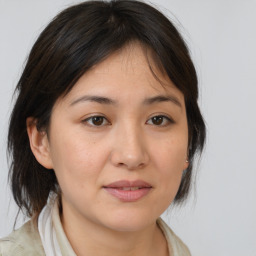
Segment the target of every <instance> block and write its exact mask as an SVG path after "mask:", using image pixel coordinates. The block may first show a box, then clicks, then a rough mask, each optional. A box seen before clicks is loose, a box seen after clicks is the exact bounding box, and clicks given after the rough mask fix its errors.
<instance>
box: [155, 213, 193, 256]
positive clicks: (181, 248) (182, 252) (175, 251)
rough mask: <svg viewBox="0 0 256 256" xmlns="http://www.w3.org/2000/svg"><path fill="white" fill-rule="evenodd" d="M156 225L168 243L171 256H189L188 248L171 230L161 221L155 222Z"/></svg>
mask: <svg viewBox="0 0 256 256" xmlns="http://www.w3.org/2000/svg"><path fill="white" fill-rule="evenodd" d="M157 224H158V225H159V227H160V229H161V230H162V232H163V233H164V235H165V238H166V240H167V243H168V247H169V251H172V253H170V255H172V256H191V254H190V251H189V249H188V247H187V246H186V245H185V244H184V243H183V242H182V240H181V239H180V238H179V237H178V236H177V235H176V234H175V233H174V232H173V231H172V230H171V228H170V227H169V226H168V225H167V224H166V223H165V222H164V221H163V220H162V219H161V218H159V219H158V220H157Z"/></svg>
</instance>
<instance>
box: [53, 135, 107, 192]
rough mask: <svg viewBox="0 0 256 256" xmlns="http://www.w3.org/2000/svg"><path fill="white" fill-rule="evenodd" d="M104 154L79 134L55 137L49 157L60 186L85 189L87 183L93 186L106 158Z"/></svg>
mask: <svg viewBox="0 0 256 256" xmlns="http://www.w3.org/2000/svg"><path fill="white" fill-rule="evenodd" d="M62 135H63V134H62ZM104 152H105V151H104V150H101V149H100V148H99V147H98V146H96V145H95V143H93V141H90V139H87V140H85V139H84V138H81V136H79V134H76V135H75V136H72V137H71V136H62V138H59V137H58V136H55V138H53V141H52V142H51V157H52V162H53V167H54V171H55V173H56V176H57V178H58V181H59V184H60V186H61V187H63V186H65V187H67V186H70V184H71V185H72V187H74V188H78V187H79V188H85V187H88V184H89V183H90V184H95V182H96V180H97V175H98V174H99V172H100V170H101V168H102V165H104V159H105V158H106V157H105V156H104Z"/></svg>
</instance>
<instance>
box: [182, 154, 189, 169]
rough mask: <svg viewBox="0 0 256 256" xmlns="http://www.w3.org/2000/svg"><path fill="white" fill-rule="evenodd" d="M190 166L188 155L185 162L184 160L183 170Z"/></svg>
mask: <svg viewBox="0 0 256 256" xmlns="http://www.w3.org/2000/svg"><path fill="white" fill-rule="evenodd" d="M188 167H189V160H188V157H187V158H186V160H185V162H184V165H183V170H186V169H188Z"/></svg>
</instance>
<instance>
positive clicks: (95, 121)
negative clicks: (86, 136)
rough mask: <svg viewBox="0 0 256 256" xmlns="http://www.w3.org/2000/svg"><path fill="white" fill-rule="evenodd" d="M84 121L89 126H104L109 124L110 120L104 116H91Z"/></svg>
mask: <svg viewBox="0 0 256 256" xmlns="http://www.w3.org/2000/svg"><path fill="white" fill-rule="evenodd" d="M83 123H85V124H87V125H89V126H98V127H99V126H104V125H108V124H109V121H108V120H107V119H106V118H105V117H104V116H90V117H88V118H86V119H84V120H83Z"/></svg>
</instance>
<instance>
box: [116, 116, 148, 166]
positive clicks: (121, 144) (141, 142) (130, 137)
mask: <svg viewBox="0 0 256 256" xmlns="http://www.w3.org/2000/svg"><path fill="white" fill-rule="evenodd" d="M114 141H115V142H114V145H113V150H112V154H111V159H112V162H113V163H114V165H116V166H125V167H126V168H128V169H136V168H141V167H143V166H144V165H146V164H147V163H148V160H149V157H148V152H147V147H146V141H145V135H144V133H143V128H142V127H141V126H140V125H139V124H138V123H136V122H134V121H131V120H130V121H128V120H126V121H125V122H123V123H122V124H120V125H118V127H116V129H115V134H114Z"/></svg>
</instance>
